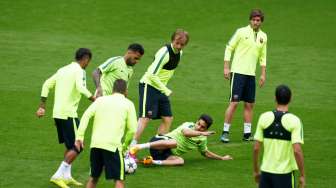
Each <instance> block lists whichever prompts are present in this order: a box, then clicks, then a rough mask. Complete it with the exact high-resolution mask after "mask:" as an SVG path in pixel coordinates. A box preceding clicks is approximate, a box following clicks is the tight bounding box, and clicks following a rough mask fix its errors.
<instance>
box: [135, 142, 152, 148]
mask: <svg viewBox="0 0 336 188" xmlns="http://www.w3.org/2000/svg"><path fill="white" fill-rule="evenodd" d="M138 147H139V148H140V149H147V148H149V147H150V145H149V143H144V144H138Z"/></svg>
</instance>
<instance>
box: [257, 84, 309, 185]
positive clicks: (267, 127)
mask: <svg viewBox="0 0 336 188" xmlns="http://www.w3.org/2000/svg"><path fill="white" fill-rule="evenodd" d="M275 99H276V103H277V105H276V109H275V110H273V111H268V112H265V113H263V114H261V116H260V117H259V121H258V125H257V130H256V133H255V136H254V139H255V140H256V142H255V145H254V152H253V166H254V178H255V181H256V182H257V183H259V187H260V188H294V186H295V185H294V170H297V169H298V167H299V171H300V179H299V182H300V186H301V187H304V186H305V173H304V165H303V152H302V149H301V144H303V129H302V123H301V121H300V119H299V118H298V117H297V116H295V115H294V114H292V113H289V112H288V105H289V102H290V99H291V90H290V89H289V88H288V87H287V86H286V85H280V86H278V87H277V88H276V90H275ZM262 145H263V147H264V148H263V150H264V154H263V158H262V164H261V167H260V169H261V174H260V170H259V165H258V159H259V152H260V147H261V146H262Z"/></svg>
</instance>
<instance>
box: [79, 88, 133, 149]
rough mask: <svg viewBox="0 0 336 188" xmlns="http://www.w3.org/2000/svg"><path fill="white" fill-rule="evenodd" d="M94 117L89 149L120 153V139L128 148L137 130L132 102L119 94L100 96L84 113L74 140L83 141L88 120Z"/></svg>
mask: <svg viewBox="0 0 336 188" xmlns="http://www.w3.org/2000/svg"><path fill="white" fill-rule="evenodd" d="M91 117H94V120H93V127H92V136H91V145H90V147H91V148H100V149H104V150H108V151H112V152H115V151H116V149H118V150H119V151H122V138H123V137H124V133H125V132H126V135H125V141H124V143H125V145H126V146H128V145H129V144H130V143H131V141H132V138H133V135H134V133H135V131H136V128H137V117H136V112H135V107H134V104H133V102H132V101H130V100H129V99H127V98H126V97H125V96H124V95H122V94H120V93H114V94H112V95H107V96H102V97H99V98H97V100H96V101H95V102H94V103H92V104H91V105H90V106H89V108H88V109H87V110H86V111H85V112H84V114H83V117H82V119H81V122H80V125H79V128H78V130H77V133H76V140H84V134H85V130H86V128H87V126H88V123H89V120H90V118H91Z"/></svg>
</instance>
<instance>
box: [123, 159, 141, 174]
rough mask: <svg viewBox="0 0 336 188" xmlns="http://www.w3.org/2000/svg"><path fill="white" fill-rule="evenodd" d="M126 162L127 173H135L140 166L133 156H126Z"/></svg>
mask: <svg viewBox="0 0 336 188" xmlns="http://www.w3.org/2000/svg"><path fill="white" fill-rule="evenodd" d="M124 163H125V172H126V173H127V174H133V173H135V170H136V169H137V167H138V166H137V164H136V162H135V160H134V159H133V158H132V157H129V156H126V157H125V159H124Z"/></svg>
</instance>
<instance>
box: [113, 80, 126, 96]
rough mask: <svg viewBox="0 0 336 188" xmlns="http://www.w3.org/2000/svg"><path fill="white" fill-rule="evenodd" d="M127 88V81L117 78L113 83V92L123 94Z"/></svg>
mask: <svg viewBox="0 0 336 188" xmlns="http://www.w3.org/2000/svg"><path fill="white" fill-rule="evenodd" d="M126 90H127V83H126V81H125V80H123V79H117V80H116V81H114V84H113V92H117V93H121V94H125V93H126Z"/></svg>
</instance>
